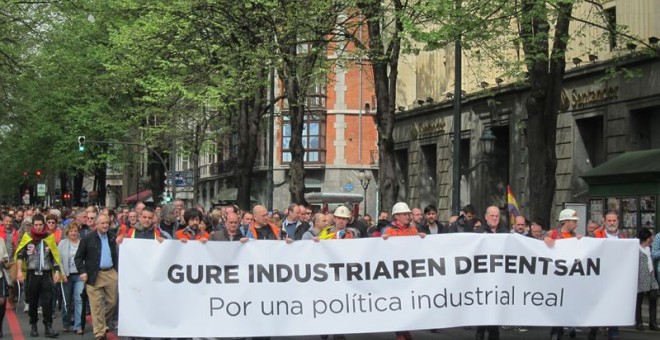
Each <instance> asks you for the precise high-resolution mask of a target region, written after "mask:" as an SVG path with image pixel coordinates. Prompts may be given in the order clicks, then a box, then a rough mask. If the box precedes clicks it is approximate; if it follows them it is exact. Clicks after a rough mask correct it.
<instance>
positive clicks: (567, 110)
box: [394, 0, 660, 220]
mask: <svg viewBox="0 0 660 340" xmlns="http://www.w3.org/2000/svg"><path fill="white" fill-rule="evenodd" d="M603 7H604V11H605V14H606V15H605V18H606V19H607V20H610V21H611V23H613V24H616V25H626V26H628V27H629V29H630V34H632V35H634V36H636V37H639V39H640V40H643V41H645V42H646V41H648V45H649V46H647V47H643V46H641V44H639V45H640V46H636V44H630V43H628V44H626V43H625V42H622V41H621V40H620V39H619V40H617V38H616V37H615V38H613V39H609V46H608V43H605V45H603V46H595V45H590V43H589V42H590V41H591V40H592V39H596V37H598V36H605V37H607V34H608V32H604V31H603V30H600V29H596V28H593V27H586V28H585V25H579V24H576V25H573V26H572V27H571V29H572V34H573V35H574V39H573V43H572V45H570V48H569V54H568V55H567V56H566V58H567V71H566V75H565V83H564V89H563V95H562V112H561V113H560V114H559V117H558V127H557V146H556V148H557V149H556V150H557V161H558V162H557V172H556V179H557V187H556V191H555V197H554V206H553V215H556V212H557V211H558V210H559V209H561V208H562V207H563V206H564V204H565V203H576V204H584V205H588V204H589V203H590V202H589V186H588V185H587V183H586V182H585V181H584V180H583V179H582V178H581V176H582V175H583V174H585V173H586V172H587V171H589V170H590V169H592V168H593V167H595V166H598V165H600V164H603V163H605V162H607V161H609V160H611V159H613V158H615V157H616V156H618V155H621V154H623V153H625V152H628V151H634V150H646V149H656V148H660V132H659V131H660V129H659V128H660V81H659V79H660V73H659V72H660V59H658V58H657V48H658V47H657V46H658V45H657V39H656V38H655V37H658V36H660V22H659V21H657V20H654V17H655V16H657V14H658V13H660V3H658V2H656V1H652V0H638V1H627V2H622V1H604V2H603ZM589 13H591V12H589V11H588V9H587V8H584V7H578V8H576V10H575V15H577V16H585V17H586V16H587V15H592V14H589ZM596 20H597V19H596ZM580 30H583V31H581V32H580ZM653 49H655V56H654V57H649V56H648V55H649V54H652V53H648V52H653ZM642 51H645V52H647V53H642ZM475 52H478V51H475V49H474V48H473V49H471V50H469V51H466V52H465V53H464V54H463V64H464V65H469V66H467V67H464V69H463V77H462V84H463V88H464V89H466V91H467V93H466V94H465V97H464V99H463V101H462V111H461V112H462V114H461V116H462V121H461V123H462V124H461V136H460V138H461V152H460V163H461V168H462V169H470V168H474V171H472V172H470V173H467V172H466V171H463V172H462V174H461V206H463V205H464V204H466V203H472V204H473V205H475V206H476V207H477V210H478V214H479V216H481V215H482V214H483V212H484V210H485V208H486V207H487V206H488V205H491V204H494V205H497V206H499V207H501V208H502V209H505V208H506V190H507V189H506V188H507V185H510V186H511V188H512V190H513V192H514V195H515V196H516V198H517V200H518V203H519V204H520V205H521V210H522V213H523V214H527V213H528V209H527V205H528V202H529V201H530V200H531V199H533V197H529V184H528V178H527V174H528V168H529V166H530V165H529V164H528V161H527V155H528V151H527V149H526V139H527V138H534V136H529V135H528V133H527V129H526V118H527V113H526V108H525V100H526V98H527V97H528V95H529V94H528V91H529V89H528V87H527V86H525V85H524V82H522V83H514V82H513V81H514V79H506V78H504V79H502V78H503V77H504V76H503V75H502V72H503V71H502V70H499V69H497V68H496V67H494V66H493V65H490V64H488V63H485V62H484V63H477V62H475V59H474V56H475ZM452 55H453V49H452V47H451V46H449V47H447V48H446V49H444V50H439V51H432V52H421V53H420V54H419V55H413V56H409V57H408V60H406V61H405V62H404V64H405V65H407V69H406V68H405V67H404V68H403V69H402V70H401V76H400V78H401V84H400V86H399V94H398V98H400V102H401V103H402V104H398V105H400V108H401V110H400V112H399V113H398V115H397V122H396V128H395V133H394V134H395V141H396V150H397V151H396V158H397V164H398V167H399V169H400V171H401V173H402V176H401V177H400V184H401V188H402V189H401V192H400V193H399V196H400V197H399V199H401V200H406V201H408V202H410V203H411V204H412V206H418V207H424V206H425V205H427V204H436V205H437V206H438V208H439V212H440V214H439V215H440V219H441V220H447V219H448V218H449V217H450V216H451V212H450V208H451V206H452V202H451V196H452V157H453V151H452V149H453V148H452V141H453V134H452V131H453V118H452V110H453V101H452V100H451V99H450V98H449V96H450V95H451V94H450V93H449V92H451V91H452V90H453V79H454V69H453V65H454V60H453V58H452ZM614 68H617V69H618V70H626V72H622V73H620V74H619V75H617V76H612V75H611V72H610V71H612V70H613V69H614ZM623 74H626V75H627V76H623ZM424 98H426V99H424ZM485 129H489V130H490V131H492V133H493V134H494V135H495V137H496V141H495V145H494V151H493V153H492V154H491V155H489V156H486V155H485V154H484V150H483V146H482V145H481V143H480V141H479V140H480V137H481V136H482V133H483V132H484V130H485ZM659 162H660V160H659ZM475 165H476V166H475ZM587 210H588V207H587ZM621 211H622V210H620V212H621ZM587 213H590V212H589V211H587ZM589 216H591V215H589Z"/></svg>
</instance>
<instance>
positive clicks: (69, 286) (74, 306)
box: [62, 274, 85, 331]
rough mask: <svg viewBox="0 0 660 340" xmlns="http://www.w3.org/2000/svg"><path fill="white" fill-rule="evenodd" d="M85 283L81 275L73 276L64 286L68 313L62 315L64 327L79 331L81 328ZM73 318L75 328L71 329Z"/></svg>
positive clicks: (68, 278) (70, 276) (69, 277)
mask: <svg viewBox="0 0 660 340" xmlns="http://www.w3.org/2000/svg"><path fill="white" fill-rule="evenodd" d="M83 288H85V283H84V282H83V281H82V280H81V279H80V275H78V274H71V275H69V276H68V277H67V282H66V283H65V284H64V298H65V299H66V313H62V326H63V327H65V328H69V329H71V330H74V331H77V330H79V329H80V328H81V325H80V321H81V315H82V308H83V306H82V297H81V296H80V294H82V291H83ZM72 317H73V327H71V318H72Z"/></svg>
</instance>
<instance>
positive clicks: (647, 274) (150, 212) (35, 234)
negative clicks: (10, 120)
mask: <svg viewBox="0 0 660 340" xmlns="http://www.w3.org/2000/svg"><path fill="white" fill-rule="evenodd" d="M0 213H1V214H2V226H1V227H0V238H2V239H3V240H4V242H0V261H1V262H2V266H0V267H2V270H1V271H0V277H2V279H0V326H1V325H2V322H3V319H4V315H5V309H6V308H9V309H16V306H17V305H18V304H19V303H20V302H23V304H24V309H23V310H24V312H27V313H29V320H30V325H31V332H30V335H31V336H38V335H39V329H38V327H37V323H38V321H39V320H38V318H39V314H41V318H42V322H43V324H44V335H45V336H46V337H50V338H54V337H57V336H58V332H57V331H56V330H55V329H54V328H53V316H54V315H55V314H56V311H61V316H62V331H64V332H74V333H77V334H83V333H84V332H85V326H86V325H85V320H86V319H85V317H86V315H87V314H89V315H91V320H92V328H93V332H94V336H95V338H96V339H105V337H106V333H107V332H110V331H113V330H114V329H115V328H116V326H117V313H116V305H117V300H118V297H117V287H118V276H117V269H118V256H117V254H118V250H119V249H120V248H121V243H122V242H123V240H124V239H125V238H141V239H154V240H156V241H157V242H163V241H164V240H169V239H176V240H180V241H181V242H188V241H198V242H203V243H205V242H208V241H230V242H231V241H237V242H243V243H244V242H248V241H249V240H284V241H285V242H288V243H291V242H296V241H302V242H304V241H305V240H312V241H314V242H319V241H322V240H330V239H352V238H364V237H382V238H384V239H387V238H389V237H397V236H418V237H421V238H424V237H426V236H427V235H433V234H445V233H487V234H491V233H492V234H495V233H516V234H521V235H525V236H527V237H530V238H534V239H537V240H539V241H543V242H544V243H545V244H546V245H547V246H548V247H552V246H554V242H555V240H558V239H563V238H572V237H577V238H581V237H583V236H585V237H595V238H607V239H613V238H629V237H635V236H636V237H637V238H638V239H639V244H640V251H639V277H638V291H637V303H636V313H635V327H636V328H637V329H638V330H644V323H643V322H642V313H641V307H642V301H643V299H644V297H646V298H647V299H648V306H649V320H648V329H650V330H653V331H658V330H660V328H658V325H657V321H656V314H657V311H656V300H657V293H658V281H660V276H656V273H658V272H660V237H658V236H659V235H656V237H655V238H654V235H653V233H652V232H651V231H650V230H649V229H643V228H642V229H640V230H639V232H638V234H637V235H625V234H624V233H623V232H622V231H620V230H619V216H618V214H617V212H613V211H610V212H607V213H606V214H605V216H604V221H603V223H602V225H598V223H596V222H595V221H588V222H587V224H586V225H587V228H586V235H580V234H579V233H577V232H576V229H577V221H578V217H577V213H576V211H574V210H572V209H564V210H562V211H561V212H560V214H559V217H558V219H557V220H558V223H559V224H558V226H557V227H554V228H544V226H542V225H541V224H540V223H538V221H529V220H528V219H526V218H524V217H523V216H516V217H515V219H513V226H512V227H511V228H510V227H509V225H508V224H506V223H504V222H503V221H502V220H501V219H500V209H499V208H498V207H495V206H490V207H488V208H487V209H486V213H485V215H484V218H483V220H481V219H479V218H477V212H476V211H475V209H474V207H472V206H471V205H467V206H465V207H464V208H463V209H462V212H461V215H460V216H453V217H452V218H450V219H449V221H448V222H447V223H446V224H443V223H441V222H440V221H438V209H437V208H436V207H435V206H433V205H429V206H426V207H424V208H423V209H421V208H418V207H415V208H413V209H410V207H409V206H408V204H406V203H404V202H399V203H396V204H395V205H394V206H393V207H392V209H391V210H390V211H381V212H379V214H378V218H377V219H376V220H374V219H372V218H371V216H370V215H365V216H355V215H354V214H353V213H352V211H351V210H350V209H349V208H348V207H346V206H339V207H338V208H337V209H335V210H334V211H333V212H328V213H323V212H317V213H313V210H312V208H311V207H309V206H304V205H298V204H291V205H289V206H288V207H287V208H286V209H284V210H283V211H281V212H280V211H278V210H271V211H269V210H268V209H267V208H266V207H264V206H262V205H256V206H254V208H253V209H252V210H249V211H241V210H240V209H238V208H237V207H235V206H223V207H216V208H214V209H212V210H211V211H209V212H206V211H205V210H204V209H203V208H201V207H194V208H188V209H186V208H185V205H184V202H183V201H182V200H176V201H175V202H174V203H172V204H167V205H164V206H156V207H155V208H151V207H147V206H146V205H145V204H144V203H142V202H138V203H137V204H136V205H135V206H134V207H132V208H129V207H120V208H118V209H117V210H113V209H109V208H101V209H99V208H97V207H94V206H90V207H86V208H83V207H80V208H74V209H65V208H62V209H54V208H53V209H46V208H30V207H19V208H12V207H4V208H3V209H2V211H1V212H0ZM514 329H516V330H517V331H523V332H524V331H526V330H525V329H524V328H522V327H515V328H514ZM499 330H500V327H499V326H478V327H476V338H477V339H484V338H485V336H486V334H488V339H491V340H494V339H499V338H500V337H499ZM604 332H607V337H608V338H610V339H613V338H618V336H619V334H618V328H617V327H614V326H613V327H607V328H606V330H604ZM598 334H599V328H597V327H593V328H591V329H590V330H589V333H588V339H595V338H596V337H597V335H598ZM563 336H564V327H553V328H552V329H551V339H560V338H562V337H563ZM569 336H570V337H571V338H574V337H575V329H574V328H569ZM0 337H2V328H1V327H0ZM322 337H323V338H327V336H322ZM396 337H397V339H398V340H406V339H411V338H412V336H411V334H410V332H405V331H401V332H396ZM334 338H335V339H342V338H343V336H342V335H335V336H334Z"/></svg>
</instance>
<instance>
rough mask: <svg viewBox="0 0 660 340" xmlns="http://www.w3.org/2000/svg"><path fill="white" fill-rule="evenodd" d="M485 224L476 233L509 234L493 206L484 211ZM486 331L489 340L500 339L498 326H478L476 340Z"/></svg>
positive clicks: (498, 211) (480, 339)
mask: <svg viewBox="0 0 660 340" xmlns="http://www.w3.org/2000/svg"><path fill="white" fill-rule="evenodd" d="M484 218H485V220H486V224H485V225H484V226H483V227H481V229H480V230H479V231H478V232H479V233H482V234H507V233H509V228H507V227H505V226H504V225H503V224H502V223H501V222H500V209H499V208H498V207H496V206H494V205H491V206H490V207H488V208H487V209H486V215H485V216H484ZM486 331H488V339H489V340H499V339H500V326H479V327H477V335H476V338H477V340H483V339H484V336H485V334H486Z"/></svg>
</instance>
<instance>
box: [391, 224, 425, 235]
mask: <svg viewBox="0 0 660 340" xmlns="http://www.w3.org/2000/svg"><path fill="white" fill-rule="evenodd" d="M418 234H419V232H417V228H415V227H408V228H400V227H398V226H396V225H395V224H392V225H390V226H389V227H387V228H385V235H388V236H416V235H418Z"/></svg>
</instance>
